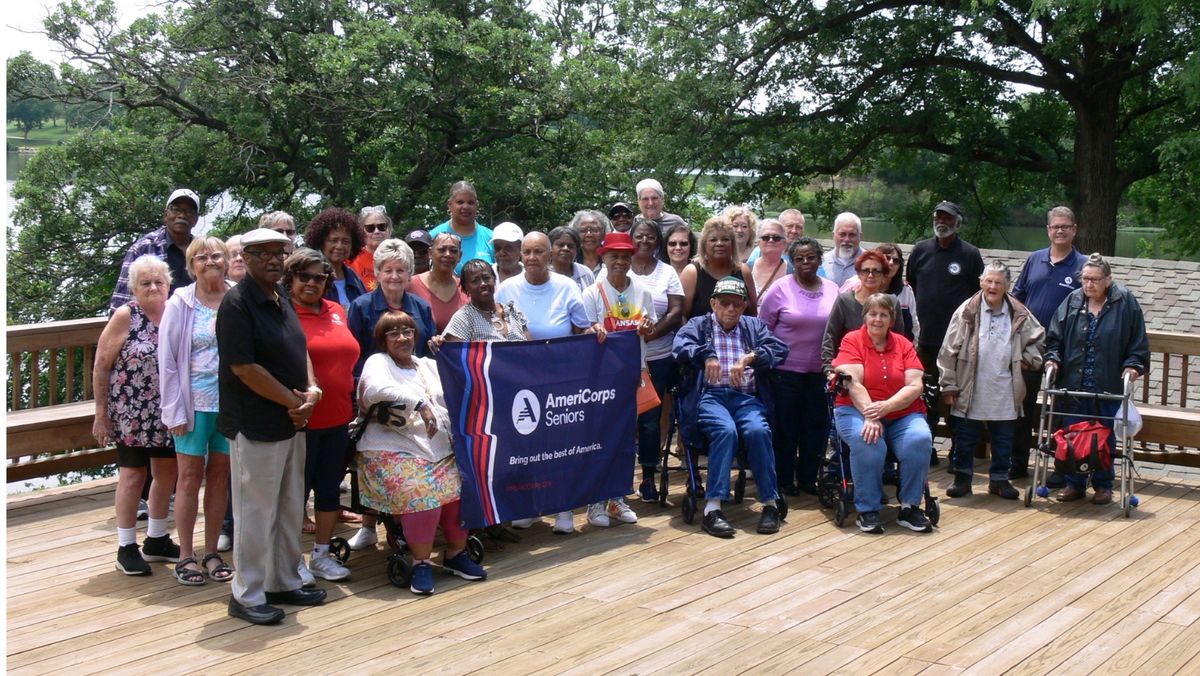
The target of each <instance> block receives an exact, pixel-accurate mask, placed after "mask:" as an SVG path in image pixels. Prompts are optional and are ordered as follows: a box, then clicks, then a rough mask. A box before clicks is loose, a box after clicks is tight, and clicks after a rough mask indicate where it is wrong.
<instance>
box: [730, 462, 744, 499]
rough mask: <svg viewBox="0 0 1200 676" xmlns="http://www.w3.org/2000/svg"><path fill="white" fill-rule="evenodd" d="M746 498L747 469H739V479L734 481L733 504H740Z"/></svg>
mask: <svg viewBox="0 0 1200 676" xmlns="http://www.w3.org/2000/svg"><path fill="white" fill-rule="evenodd" d="M745 499H746V470H744V469H743V470H738V478H737V481H734V482H733V504H735V505H740V504H742V502H743V501H744V500H745Z"/></svg>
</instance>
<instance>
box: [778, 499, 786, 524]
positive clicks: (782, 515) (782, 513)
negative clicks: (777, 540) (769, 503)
mask: <svg viewBox="0 0 1200 676" xmlns="http://www.w3.org/2000/svg"><path fill="white" fill-rule="evenodd" d="M775 509H778V510H779V520H780V521H783V520H784V519H786V518H787V513H788V501H787V498H775Z"/></svg>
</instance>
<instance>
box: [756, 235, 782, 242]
mask: <svg viewBox="0 0 1200 676" xmlns="http://www.w3.org/2000/svg"><path fill="white" fill-rule="evenodd" d="M759 239H761V240H762V241H764V242H782V241H783V235H763V236H762V237H759Z"/></svg>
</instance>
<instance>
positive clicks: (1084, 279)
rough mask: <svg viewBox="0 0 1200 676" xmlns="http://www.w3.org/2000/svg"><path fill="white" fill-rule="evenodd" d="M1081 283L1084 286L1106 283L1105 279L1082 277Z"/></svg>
mask: <svg viewBox="0 0 1200 676" xmlns="http://www.w3.org/2000/svg"><path fill="white" fill-rule="evenodd" d="M1079 281H1080V282H1082V283H1084V284H1100V283H1101V282H1103V281H1104V278H1103V277H1080V278H1079Z"/></svg>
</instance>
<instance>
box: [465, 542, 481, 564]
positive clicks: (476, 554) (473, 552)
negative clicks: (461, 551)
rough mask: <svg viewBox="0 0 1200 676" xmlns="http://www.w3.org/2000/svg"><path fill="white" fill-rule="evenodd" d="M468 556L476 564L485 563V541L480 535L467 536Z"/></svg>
mask: <svg viewBox="0 0 1200 676" xmlns="http://www.w3.org/2000/svg"><path fill="white" fill-rule="evenodd" d="M467 556H469V557H470V558H471V560H472V561H474V562H475V563H483V540H480V539H479V536H478V535H469V536H467Z"/></svg>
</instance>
